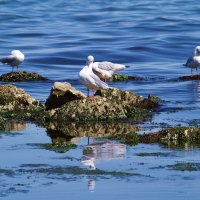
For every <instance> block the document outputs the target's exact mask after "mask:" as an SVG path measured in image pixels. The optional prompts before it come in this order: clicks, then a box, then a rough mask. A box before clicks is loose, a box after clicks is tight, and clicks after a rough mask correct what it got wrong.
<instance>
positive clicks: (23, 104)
mask: <svg viewBox="0 0 200 200" xmlns="http://www.w3.org/2000/svg"><path fill="white" fill-rule="evenodd" d="M37 105H38V102H37V101H36V100H35V99H34V98H32V97H31V96H30V95H28V94H27V93H25V92H24V90H22V89H20V88H17V87H16V86H14V85H10V84H6V85H1V86H0V108H3V109H5V108H7V109H9V110H12V109H14V108H16V107H18V108H31V107H35V106H37Z"/></svg>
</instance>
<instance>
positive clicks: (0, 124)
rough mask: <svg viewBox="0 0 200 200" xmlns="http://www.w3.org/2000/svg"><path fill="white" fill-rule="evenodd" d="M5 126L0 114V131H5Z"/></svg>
mask: <svg viewBox="0 0 200 200" xmlns="http://www.w3.org/2000/svg"><path fill="white" fill-rule="evenodd" d="M5 128H6V120H5V119H4V118H3V117H2V116H0V131H5Z"/></svg>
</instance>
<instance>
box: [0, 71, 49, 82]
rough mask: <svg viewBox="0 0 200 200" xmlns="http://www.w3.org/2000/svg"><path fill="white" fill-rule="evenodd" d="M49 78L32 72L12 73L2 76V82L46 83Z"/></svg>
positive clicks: (0, 79) (0, 77)
mask: <svg viewBox="0 0 200 200" xmlns="http://www.w3.org/2000/svg"><path fill="white" fill-rule="evenodd" d="M46 80H48V79H47V78H45V77H43V76H41V75H39V74H37V73H35V72H32V73H29V72H25V71H23V72H10V73H7V74H2V75H1V76H0V81H4V82H23V81H46Z"/></svg>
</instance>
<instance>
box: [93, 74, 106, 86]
mask: <svg viewBox="0 0 200 200" xmlns="http://www.w3.org/2000/svg"><path fill="white" fill-rule="evenodd" d="M90 76H91V78H92V79H93V80H94V82H95V85H96V86H97V87H99V88H102V89H108V88H109V87H108V85H107V84H106V83H105V82H103V81H102V80H101V79H100V78H99V77H98V76H97V75H96V74H94V73H91V74H90Z"/></svg>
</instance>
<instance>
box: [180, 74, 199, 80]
mask: <svg viewBox="0 0 200 200" xmlns="http://www.w3.org/2000/svg"><path fill="white" fill-rule="evenodd" d="M179 79H180V80H182V81H191V80H200V74H196V75H190V76H181V77H180V78H179Z"/></svg>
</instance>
